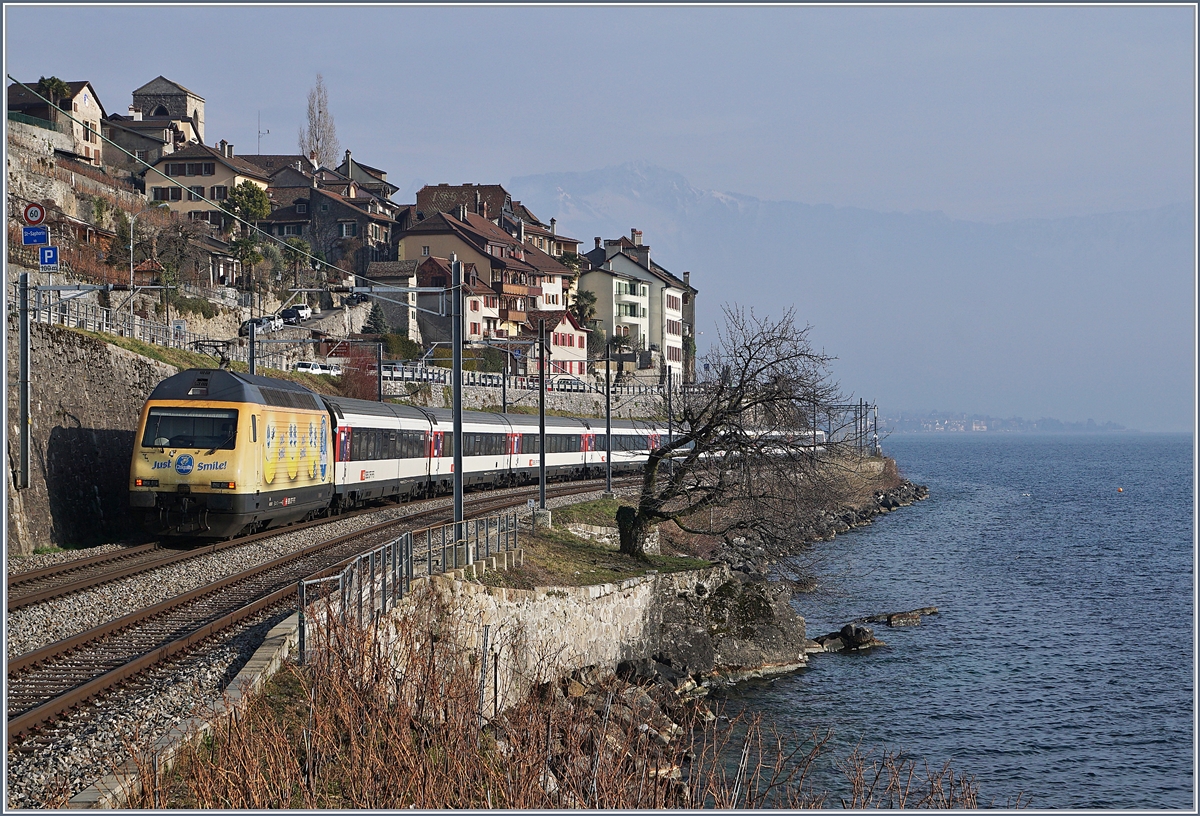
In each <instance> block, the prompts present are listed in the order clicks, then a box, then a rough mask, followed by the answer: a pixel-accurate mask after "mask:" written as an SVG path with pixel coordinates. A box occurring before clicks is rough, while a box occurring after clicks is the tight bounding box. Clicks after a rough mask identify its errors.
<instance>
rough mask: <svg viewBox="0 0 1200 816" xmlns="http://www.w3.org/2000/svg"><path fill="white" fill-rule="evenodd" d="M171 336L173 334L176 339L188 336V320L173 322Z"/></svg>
mask: <svg viewBox="0 0 1200 816" xmlns="http://www.w3.org/2000/svg"><path fill="white" fill-rule="evenodd" d="M171 334H173V335H174V336H176V337H183V336H184V335H185V334H187V321H186V320H172V321H171Z"/></svg>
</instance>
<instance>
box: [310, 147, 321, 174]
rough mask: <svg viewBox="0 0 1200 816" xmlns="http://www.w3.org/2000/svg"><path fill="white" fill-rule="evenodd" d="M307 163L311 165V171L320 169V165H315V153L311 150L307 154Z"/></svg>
mask: <svg viewBox="0 0 1200 816" xmlns="http://www.w3.org/2000/svg"><path fill="white" fill-rule="evenodd" d="M308 163H309V164H311V165H312V169H313V170H316V169H317V168H318V167H320V165H319V164H317V151H315V150H313V151H312V152H310V153H309V154H308Z"/></svg>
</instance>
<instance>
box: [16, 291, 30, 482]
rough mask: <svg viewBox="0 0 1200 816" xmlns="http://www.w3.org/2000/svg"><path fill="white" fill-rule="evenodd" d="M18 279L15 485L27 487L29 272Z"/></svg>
mask: <svg viewBox="0 0 1200 816" xmlns="http://www.w3.org/2000/svg"><path fill="white" fill-rule="evenodd" d="M18 280H19V281H20V290H21V291H20V301H21V303H20V310H21V311H20V320H21V326H20V332H19V334H20V338H19V342H20V344H21V352H20V360H19V364H18V372H17V379H18V385H17V387H18V389H19V390H20V392H21V393H20V403H21V407H20V416H19V421H20V423H21V473H20V476H19V477H18V478H17V487H19V488H24V487H29V355H30V349H29V273H28V272H22V273H21V275H20V277H19V279H18Z"/></svg>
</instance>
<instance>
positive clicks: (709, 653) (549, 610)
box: [393, 565, 806, 708]
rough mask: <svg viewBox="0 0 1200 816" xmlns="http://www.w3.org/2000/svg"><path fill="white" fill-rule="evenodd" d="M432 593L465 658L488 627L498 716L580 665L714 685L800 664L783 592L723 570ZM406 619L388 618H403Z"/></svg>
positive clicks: (453, 585)
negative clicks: (656, 671)
mask: <svg viewBox="0 0 1200 816" xmlns="http://www.w3.org/2000/svg"><path fill="white" fill-rule="evenodd" d="M432 589H433V591H434V592H435V593H436V594H437V596H438V598H439V600H440V601H441V602H442V605H443V608H445V609H448V610H450V614H451V616H452V624H453V627H454V629H455V630H456V632H457V634H458V636H459V642H460V643H461V644H462V646H463V647H464V648H465V649H466V651H467V652H468V653H478V651H479V650H480V649H481V648H482V633H483V625H484V624H487V625H489V627H490V631H489V644H488V645H489V652H490V653H491V654H492V655H495V656H498V658H499V659H498V660H497V661H496V662H497V664H498V667H499V678H498V683H496V684H495V686H494V688H498V689H499V698H500V699H499V708H504V707H505V706H506V705H509V704H512V703H513V702H515V701H516V700H517V699H519V698H520V696H521V695H523V694H525V693H526V692H527V691H528V690H529V689H530V688H531V687H533V686H534V685H537V684H541V683H546V682H548V681H550V680H553V679H555V678H558V677H562V676H565V675H568V674H570V673H571V672H573V671H576V670H578V669H582V668H585V667H588V666H598V667H601V668H605V669H611V670H616V669H617V668H618V667H619V666H621V664H626V665H631V666H637V665H638V664H642V663H646V662H648V661H649V662H655V663H659V664H661V665H663V666H667V667H670V668H671V670H673V671H674V672H676V673H678V674H681V675H689V676H692V677H694V678H697V679H698V680H699V681H702V682H710V683H713V682H715V683H720V682H729V681H734V680H740V679H744V678H747V677H761V676H764V675H769V674H774V673H780V672H785V671H792V670H794V669H797V668H800V667H802V666H804V665H805V663H806V649H805V645H806V638H805V630H804V619H803V618H801V617H800V616H798V615H796V614H795V612H794V611H792V609H791V607H790V606H789V600H790V597H791V593H790V591H787V590H785V589H783V588H782V587H780V586H778V585H768V584H762V583H748V582H744V581H740V580H737V579H735V578H733V576H732V574H731V572H730V570H729V568H728V567H727V566H725V565H721V566H717V567H712V568H709V569H702V570H691V571H687V572H676V573H668V574H663V575H660V574H653V573H652V574H648V575H645V576H641V577H637V578H630V579H627V580H625V581H622V582H620V583H614V584H597V585H593V586H585V587H556V588H548V587H539V588H537V589H534V590H519V589H504V588H498V587H489V586H485V585H483V584H479V583H473V582H469V581H459V580H454V579H452V578H448V577H445V576H436V577H435V578H434V580H433V582H432ZM405 610H406V608H405V607H401V610H400V611H399V612H397V613H393V617H394V618H395V617H399V616H403V615H405V614H410V613H409V612H406V611H405ZM491 682H492V681H491V680H489V683H491ZM490 694H491V692H490V691H489V697H490ZM488 707H489V708H490V707H491V704H490V702H489V704H488Z"/></svg>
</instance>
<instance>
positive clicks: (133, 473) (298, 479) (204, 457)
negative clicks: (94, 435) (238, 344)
mask: <svg viewBox="0 0 1200 816" xmlns="http://www.w3.org/2000/svg"><path fill="white" fill-rule="evenodd" d="M332 439H333V431H332V429H331V426H330V416H329V413H328V412H327V410H326V408H325V406H324V405H323V404H322V402H321V400H320V399H319V398H318V397H317V395H316V394H314V393H313V392H312V391H309V390H308V389H306V388H304V387H303V386H301V385H297V384H295V383H291V382H287V381H285V380H274V379H269V378H267V377H258V376H253V375H249V374H237V373H234V372H230V371H224V370H221V369H192V370H189V371H184V372H181V373H179V374H176V375H175V376H173V377H169V378H167V379H166V380H163V381H162V382H161V383H159V385H158V387H157V388H155V389H154V392H153V393H152V394H151V395H150V399H149V400H147V402H146V405H145V407H144V408H143V409H142V416H141V421H140V422H139V423H138V431H137V436H136V437H135V438H134V443H133V463H132V465H131V466H130V473H129V481H130V484H129V490H130V505H131V506H132V507H133V508H135V509H141V510H142V512H144V513H145V524H146V527H147V528H148V529H150V530H152V531H154V532H156V533H159V534H184V535H200V536H209V537H227V536H233V535H237V534H238V533H239V532H243V531H247V532H249V531H255V530H260V529H265V528H266V527H267V526H272V525H273V526H278V525H280V524H287V523H289V522H294V521H298V520H302V519H306V518H311V517H314V516H316V515H319V514H320V513H322V512H324V511H325V510H326V509H328V507H329V506H330V504H331V502H332V499H333V462H332V451H333V447H332Z"/></svg>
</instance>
